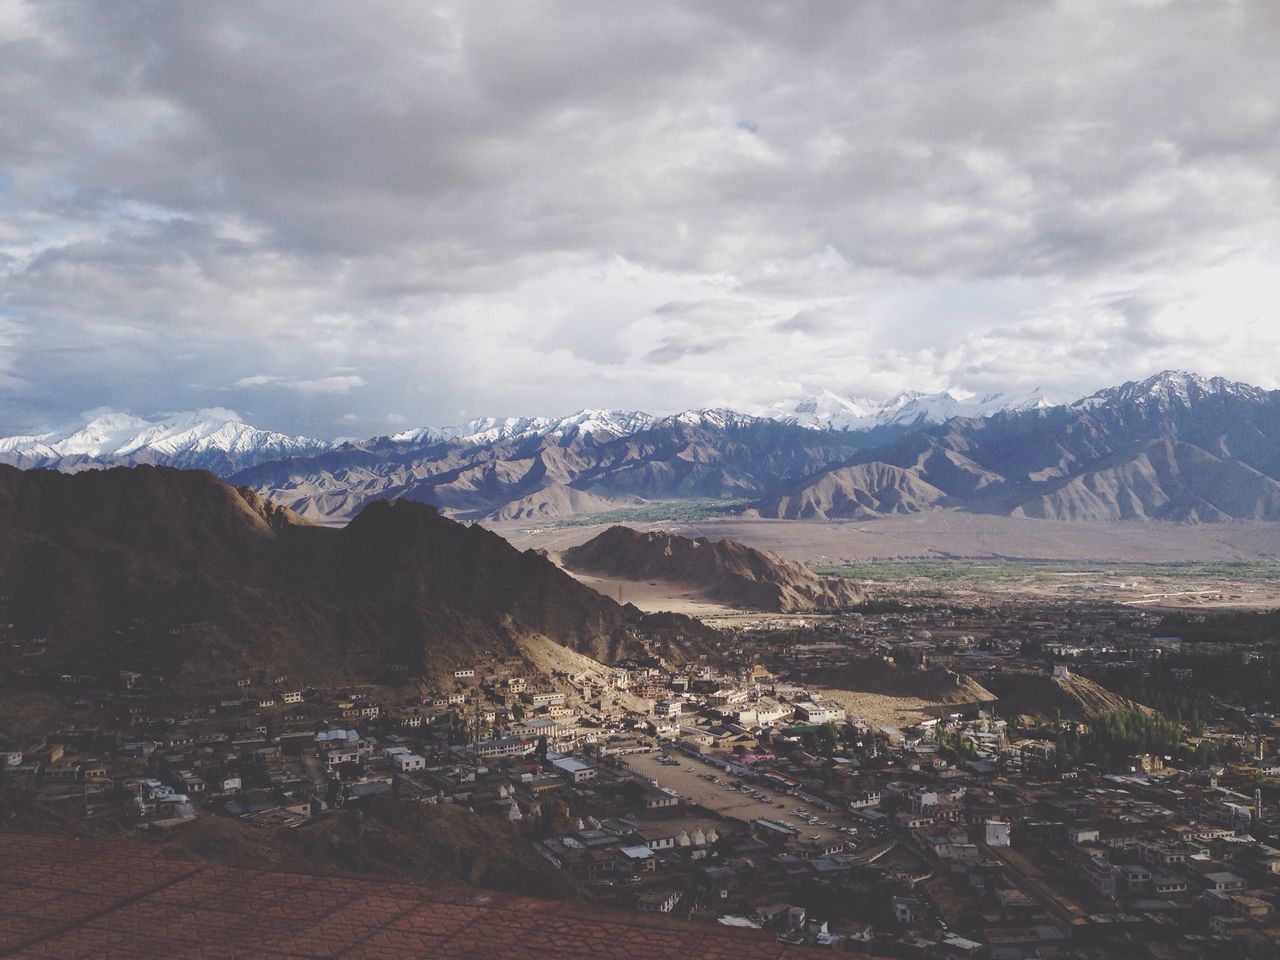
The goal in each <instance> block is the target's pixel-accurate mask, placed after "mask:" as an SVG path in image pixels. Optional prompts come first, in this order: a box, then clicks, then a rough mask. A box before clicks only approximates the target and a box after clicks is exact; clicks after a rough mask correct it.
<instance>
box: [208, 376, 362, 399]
mask: <svg viewBox="0 0 1280 960" xmlns="http://www.w3.org/2000/svg"><path fill="white" fill-rule="evenodd" d="M368 385H369V381H367V380H365V378H364V377H361V376H357V375H354V374H347V375H341V376H331V377H317V378H315V379H313V380H294V379H291V378H289V377H278V376H275V375H273V374H266V373H257V374H254V375H253V376H250V377H241V378H240V379H239V380H237V381H236V382H235V383H234V384H232V386H234V387H281V388H283V389H285V390H293V391H294V392H296V393H307V394H316V393H337V394H346V393H350V392H351V391H352V390H354V389H356V388H357V387H365V386H368Z"/></svg>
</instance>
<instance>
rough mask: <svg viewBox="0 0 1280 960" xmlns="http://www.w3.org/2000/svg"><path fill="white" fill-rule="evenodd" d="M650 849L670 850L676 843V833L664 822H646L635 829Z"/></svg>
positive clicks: (635, 833)
mask: <svg viewBox="0 0 1280 960" xmlns="http://www.w3.org/2000/svg"><path fill="white" fill-rule="evenodd" d="M633 833H634V835H635V836H637V837H639V838H640V839H641V840H643V841H644V843H645V846H647V847H648V848H649V849H650V850H670V849H671V848H672V847H674V846H675V845H676V835H675V833H673V832H672V831H671V829H670V828H668V827H665V826H663V825H662V824H644V825H642V826H640V827H637V828H636V829H635V830H634V831H633Z"/></svg>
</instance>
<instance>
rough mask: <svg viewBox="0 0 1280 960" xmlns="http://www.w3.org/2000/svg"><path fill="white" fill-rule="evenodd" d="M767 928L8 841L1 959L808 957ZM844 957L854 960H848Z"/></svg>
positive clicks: (135, 851) (4, 840) (2, 844)
mask: <svg viewBox="0 0 1280 960" xmlns="http://www.w3.org/2000/svg"><path fill="white" fill-rule="evenodd" d="M818 956H824V957H829V956H831V954H830V951H825V950H824V951H818V950H810V949H801V948H797V947H786V946H784V945H782V944H779V943H778V942H777V941H775V940H774V939H773V937H772V935H770V934H767V933H763V932H760V931H751V930H736V929H731V928H727V927H721V926H714V925H707V924H700V923H697V924H694V923H689V922H686V921H681V920H673V919H671V918H668V917H661V916H655V915H652V914H640V913H626V912H622V911H618V910H605V909H601V908H599V907H592V906H589V905H586V904H581V903H573V902H563V901H556V900H538V899H535V898H533V897H522V896H516V895H513V894H505V893H491V892H488V891H482V890H474V889H471V888H468V887H460V886H445V885H432V886H426V885H420V884H406V883H395V882H389V881H381V880H377V879H368V878H358V879H352V878H345V877H333V876H313V875H307V874H297V873H282V872H271V871H265V870H239V869H232V868H228V867H221V866H214V865H210V864H205V863H201V862H198V861H191V860H174V859H170V858H169V857H167V856H165V854H164V852H163V850H162V849H161V848H158V847H152V846H146V845H141V844H136V843H129V842H124V841H120V842H112V841H96V840H95V841H89V840H70V839H66V838H63V837H47V836H29V835H25V834H4V833H0V958H6V960H7V958H14V960H17V958H22V960H35V958H47V960H75V958H84V960H117V958H119V960H126V958H127V960H139V958H166V960H179V958H180V960H202V958H206V957H207V958H216V960H248V958H255V960H259V958H260V960H292V958H309V960H316V958H367V960H382V958H393V957H394V958H396V960H411V958H437V957H438V958H450V960H481V958H486V960H487V958H492V960H511V958H521V957H529V958H538V960H559V958H595V960H612V958H618V960H721V958H723V960H778V958H783V957H785V958H786V960H805V958H810V957H813V958H816V957H818ZM841 956H850V955H849V954H841Z"/></svg>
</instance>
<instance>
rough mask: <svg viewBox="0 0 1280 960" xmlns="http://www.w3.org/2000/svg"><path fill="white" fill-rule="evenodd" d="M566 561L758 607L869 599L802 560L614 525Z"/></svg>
mask: <svg viewBox="0 0 1280 960" xmlns="http://www.w3.org/2000/svg"><path fill="white" fill-rule="evenodd" d="M562 559H563V561H564V564H565V566H566V567H568V568H569V569H570V570H578V571H581V572H583V573H590V574H595V575H598V576H607V577H616V578H618V579H622V580H665V581H669V582H673V583H676V584H680V585H682V586H687V587H695V588H698V589H699V590H700V591H701V593H702V595H703V596H704V597H706V598H707V599H711V600H716V601H718V602H720V603H725V604H729V605H731V606H737V607H747V608H749V609H752V610H767V611H771V612H792V611H800V610H834V609H840V608H843V607H848V606H851V605H852V604H855V603H857V602H859V601H860V600H861V599H863V598H862V594H861V593H860V592H859V591H858V590H857V588H855V587H854V586H853V585H852V584H851V583H850V582H849V581H847V580H837V579H824V578H822V577H819V576H817V575H816V574H815V573H813V571H811V570H810V569H809V568H808V567H806V566H804V565H802V564H799V563H796V562H794V561H791V560H783V559H782V558H781V557H776V556H774V555H772V554H769V553H765V552H764V551H762V550H756V549H754V548H752V547H748V546H745V545H743V544H741V543H738V542H736V541H734V540H708V539H707V538H705V537H698V538H697V539H690V538H688V537H681V536H678V535H676V534H671V533H666V532H663V531H651V532H648V533H641V532H640V531H637V530H632V529H631V528H630V527H622V526H616V527H610V528H609V529H608V530H605V531H604V532H603V533H601V534H599V535H598V536H596V537H593V538H592V539H591V540H588V541H587V542H586V543H584V544H581V545H579V546H576V547H571V548H570V549H568V550H566V551H565V552H564V553H563V554H562Z"/></svg>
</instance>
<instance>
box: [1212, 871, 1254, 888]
mask: <svg viewBox="0 0 1280 960" xmlns="http://www.w3.org/2000/svg"><path fill="white" fill-rule="evenodd" d="M1204 882H1205V886H1206V888H1207V889H1209V890H1212V891H1214V892H1215V893H1230V892H1232V891H1235V890H1243V889H1244V888H1245V887H1246V886H1247V884H1246V883H1245V881H1244V878H1243V877H1237V876H1236V875H1235V874H1234V873H1228V872H1226V871H1222V872H1217V873H1206V874H1205V875H1204Z"/></svg>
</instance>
